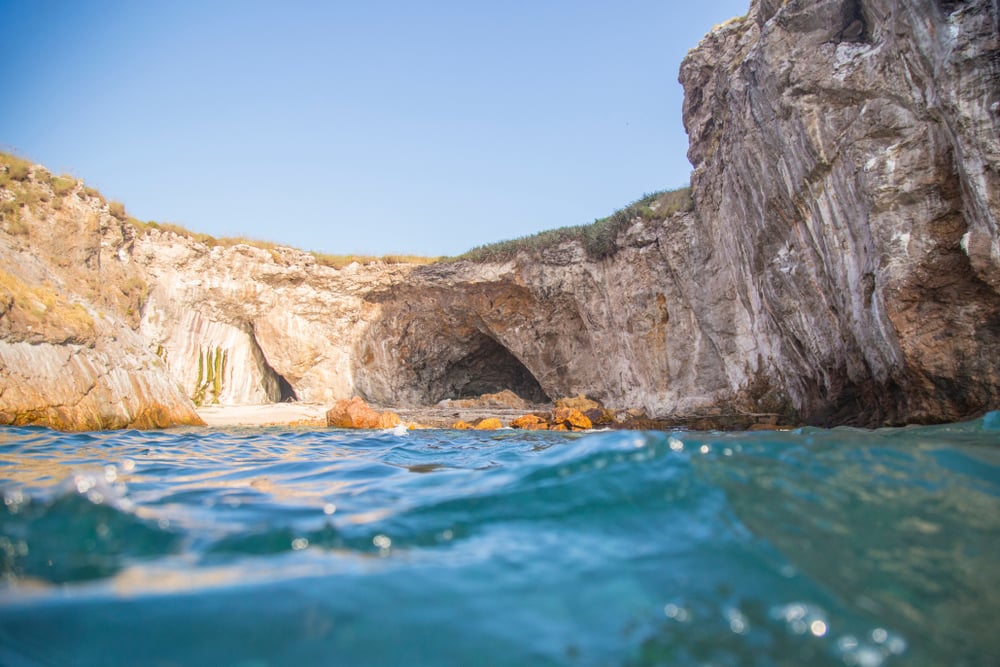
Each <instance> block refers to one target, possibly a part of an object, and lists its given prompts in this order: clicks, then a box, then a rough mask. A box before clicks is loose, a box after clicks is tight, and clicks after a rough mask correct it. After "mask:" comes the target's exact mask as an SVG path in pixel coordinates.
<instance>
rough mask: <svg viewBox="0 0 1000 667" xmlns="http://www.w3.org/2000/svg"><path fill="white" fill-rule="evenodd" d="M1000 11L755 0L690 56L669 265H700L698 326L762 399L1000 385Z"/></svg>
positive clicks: (824, 401)
mask: <svg viewBox="0 0 1000 667" xmlns="http://www.w3.org/2000/svg"><path fill="white" fill-rule="evenodd" d="M997 22H998V8H997V5H996V3H995V2H990V1H989V0H985V1H984V0H979V1H970V2H963V3H941V2H933V1H931V0H907V1H902V0H851V1H850V2H847V1H845V0H820V1H817V2H810V3H798V2H791V3H764V2H754V3H753V4H752V7H751V11H750V14H749V15H748V16H747V17H746V18H745V19H744V20H740V21H736V22H733V23H731V24H729V25H728V26H726V27H725V28H723V29H721V30H718V31H715V32H714V33H712V34H710V35H709V36H708V37H706V39H705V41H704V42H702V44H701V45H700V46H699V47H698V48H697V49H695V50H694V51H692V52H691V53H690V54H689V55H688V58H687V59H686V61H685V62H684V64H683V66H682V69H681V81H682V83H683V84H684V86H685V93H686V95H685V108H684V120H685V125H686V127H687V130H688V133H689V135H690V137H691V146H690V150H689V157H690V159H691V161H692V163H693V164H694V167H695V171H694V175H693V180H692V184H693V186H694V197H695V202H696V206H697V209H698V210H699V211H701V214H700V216H699V218H700V220H699V227H698V230H697V232H696V236H695V237H694V238H693V241H694V242H693V243H692V246H691V250H692V252H691V253H690V258H689V259H688V261H687V262H686V263H685V264H682V265H679V266H678V268H680V269H681V271H684V270H685V269H684V268H683V267H691V269H692V270H693V269H694V268H695V267H698V269H697V274H698V290H697V292H694V291H693V290H692V291H689V294H691V295H692V296H694V297H695V301H694V302H693V304H692V305H694V306H695V307H696V308H697V310H698V315H697V317H698V319H699V324H700V328H701V329H702V331H704V332H706V334H707V335H708V336H709V337H710V339H711V340H712V342H713V343H714V344H715V345H716V347H717V349H718V350H719V352H720V357H721V358H720V360H719V361H720V364H719V366H718V368H719V370H721V371H722V372H723V373H724V375H725V377H726V378H727V380H726V381H727V383H728V384H729V385H730V386H732V387H734V388H735V387H739V388H740V389H741V390H742V393H743V395H745V396H746V398H748V399H750V402H751V403H754V404H756V407H757V409H761V408H764V409H765V410H766V409H768V408H773V409H775V410H776V411H782V412H783V411H784V410H782V409H781V408H782V407H783V406H785V407H788V408H791V409H792V410H793V411H794V412H797V413H799V414H800V415H801V416H802V417H803V418H804V419H805V420H807V421H811V422H817V423H840V422H845V421H853V422H858V423H865V424H878V423H882V422H902V421H933V420H943V419H955V418H960V417H964V416H968V415H970V414H973V413H977V412H980V411H982V410H984V409H986V408H987V407H989V406H996V405H997V402H998V387H1000V355H997V354H996V350H997V349H1000V347H998V346H1000V319H998V313H1000V298H998V287H1000V270H998V269H1000V245H998V243H1000V240H998V234H997V228H998V226H997V219H998V214H1000V173H998V169H997V167H998V164H1000V116H998V113H997V112H998V105H1000V86H998V85H997V82H998V80H1000V60H998V58H997V52H998V48H1000V44H998V39H1000V37H998V31H997V25H998V23H997ZM693 287H694V285H690V286H689V287H688V290H690V289H691V288H693ZM668 306H669V307H670V308H671V309H673V308H674V305H673V304H668Z"/></svg>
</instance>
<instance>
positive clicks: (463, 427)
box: [451, 419, 473, 431]
mask: <svg viewBox="0 0 1000 667" xmlns="http://www.w3.org/2000/svg"><path fill="white" fill-rule="evenodd" d="M451 427H452V428H453V429H455V430H456V431H468V430H471V429H472V428H473V426H472V424H470V423H469V422H464V421H462V420H461V419H459V420H458V421H457V422H455V423H454V424H452V425H451Z"/></svg>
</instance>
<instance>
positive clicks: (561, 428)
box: [549, 424, 569, 431]
mask: <svg viewBox="0 0 1000 667" xmlns="http://www.w3.org/2000/svg"><path fill="white" fill-rule="evenodd" d="M549 430H550V431H568V430H569V429H568V428H567V427H566V424H555V425H554V426H550V427H549Z"/></svg>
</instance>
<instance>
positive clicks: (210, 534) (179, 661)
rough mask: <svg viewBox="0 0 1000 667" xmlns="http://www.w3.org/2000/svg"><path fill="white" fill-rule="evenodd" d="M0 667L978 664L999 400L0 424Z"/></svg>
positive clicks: (986, 619) (997, 604)
mask: <svg viewBox="0 0 1000 667" xmlns="http://www.w3.org/2000/svg"><path fill="white" fill-rule="evenodd" d="M0 492H2V496H3V499H4V502H3V505H2V506H0V576H2V584H0V664H2V665H6V666H11V667H19V666H22V665H241V666H247V667H249V666H265V665H717V666H730V665H732V666H736V665H849V666H860V667H878V666H880V665H949V666H958V665H998V664H1000V413H991V414H989V415H987V416H986V417H985V418H983V419H980V420H977V421H973V422H968V423H963V424H954V425H949V426H937V427H924V428H904V429H886V430H880V431H863V430H855V429H834V430H820V429H811V428H804V429H800V430H797V431H793V432H755V433H696V432H684V431H677V432H673V433H637V432H608V433H594V434H587V435H584V436H578V435H565V434H554V433H551V434H549V433H538V432H519V431H497V432H468V431H461V432H458V431H415V432H410V433H406V434H402V435H400V434H394V433H391V432H386V433H362V432H346V431H333V430H327V431H310V430H290V429H275V428H271V429H255V430H248V429H233V430H208V429H187V430H176V431H162V432H138V431H126V432H104V433H82V434H63V433H56V432H53V431H48V430H45V429H37V428H5V429H2V430H0Z"/></svg>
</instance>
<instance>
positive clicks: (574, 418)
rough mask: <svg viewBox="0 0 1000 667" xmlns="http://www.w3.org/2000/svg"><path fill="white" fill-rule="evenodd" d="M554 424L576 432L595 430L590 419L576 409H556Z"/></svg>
mask: <svg viewBox="0 0 1000 667" xmlns="http://www.w3.org/2000/svg"><path fill="white" fill-rule="evenodd" d="M552 423H553V424H556V425H559V424H565V425H566V426H567V427H568V428H570V429H572V430H574V431H585V430H587V429H591V428H594V425H593V424H591V423H590V419H588V418H587V416H586V415H585V414H583V413H582V412H580V411H579V410H577V409H576V408H556V409H555V410H553V411H552Z"/></svg>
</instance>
